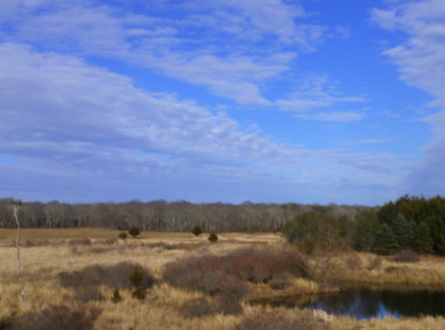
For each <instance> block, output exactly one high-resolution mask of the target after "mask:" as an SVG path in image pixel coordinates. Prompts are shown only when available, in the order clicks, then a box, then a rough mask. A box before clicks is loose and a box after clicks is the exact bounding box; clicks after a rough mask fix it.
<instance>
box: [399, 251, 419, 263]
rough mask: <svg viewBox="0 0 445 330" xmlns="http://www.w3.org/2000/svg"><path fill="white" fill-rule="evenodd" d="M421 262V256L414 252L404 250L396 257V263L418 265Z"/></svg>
mask: <svg viewBox="0 0 445 330" xmlns="http://www.w3.org/2000/svg"><path fill="white" fill-rule="evenodd" d="M419 260H420V255H419V254H417V253H416V252H414V251H412V250H402V251H400V252H399V253H397V254H396V255H395V256H394V261H395V262H405V263H416V262H419Z"/></svg>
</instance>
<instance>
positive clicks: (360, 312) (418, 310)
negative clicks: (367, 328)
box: [252, 286, 445, 320]
mask: <svg viewBox="0 0 445 330" xmlns="http://www.w3.org/2000/svg"><path fill="white" fill-rule="evenodd" d="M252 303H253V304H260V305H272V306H275V307H276V306H284V307H291V308H293V307H300V308H308V309H313V308H314V309H322V310H324V311H326V312H327V313H329V314H334V315H350V316H352V317H356V318H357V320H363V319H370V318H372V317H375V318H384V317H386V316H394V317H396V318H400V317H401V316H410V317H420V316H426V315H432V316H439V315H441V316H445V288H438V289H434V290H432V289H426V288H418V287H417V288H413V287H406V286H405V287H397V288H396V287H390V288H388V287H386V288H384V287H377V288H376V287H373V288H371V287H355V288H347V289H344V290H343V291H341V292H340V293H331V294H323V295H304V296H295V297H287V298H285V299H279V300H257V301H254V302H252Z"/></svg>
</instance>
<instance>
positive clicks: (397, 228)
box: [391, 214, 413, 249]
mask: <svg viewBox="0 0 445 330" xmlns="http://www.w3.org/2000/svg"><path fill="white" fill-rule="evenodd" d="M391 229H392V232H393V234H394V237H395V239H396V242H397V244H398V245H399V247H400V248H401V249H408V248H410V247H411V242H412V240H413V233H412V232H411V226H410V224H409V222H408V221H407V220H406V219H405V217H404V216H403V214H399V215H398V216H397V217H396V218H395V219H394V221H393V223H392V226H391Z"/></svg>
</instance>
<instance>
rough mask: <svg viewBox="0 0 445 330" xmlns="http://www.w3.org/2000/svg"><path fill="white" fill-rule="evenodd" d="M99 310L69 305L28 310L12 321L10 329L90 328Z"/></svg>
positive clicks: (87, 329)
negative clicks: (37, 310) (41, 309)
mask: <svg viewBox="0 0 445 330" xmlns="http://www.w3.org/2000/svg"><path fill="white" fill-rule="evenodd" d="M99 314H100V311H99V310H90V311H85V310H71V309H70V308H69V307H67V306H51V307H48V308H46V309H44V310H43V311H41V312H40V313H33V312H28V313H25V314H23V315H21V316H19V317H17V318H15V319H13V320H12V321H11V325H10V328H9V329H10V330H30V329H32V330H60V329H64V330H90V329H93V326H94V320H95V319H96V318H97V317H98V316H99Z"/></svg>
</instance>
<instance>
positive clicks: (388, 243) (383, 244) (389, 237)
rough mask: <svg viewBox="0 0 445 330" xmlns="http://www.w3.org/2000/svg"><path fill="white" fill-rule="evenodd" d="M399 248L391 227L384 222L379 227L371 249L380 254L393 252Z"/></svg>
mask: <svg viewBox="0 0 445 330" xmlns="http://www.w3.org/2000/svg"><path fill="white" fill-rule="evenodd" d="M399 250H400V247H399V245H398V244H397V240H396V238H395V236H394V234H393V232H392V230H391V228H390V227H389V226H388V225H387V224H386V223H385V224H383V226H382V227H381V228H380V230H379V232H378V233H377V235H376V237H375V241H374V248H373V251H374V252H375V253H377V254H380V255H389V254H393V253H395V252H397V251H399Z"/></svg>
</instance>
